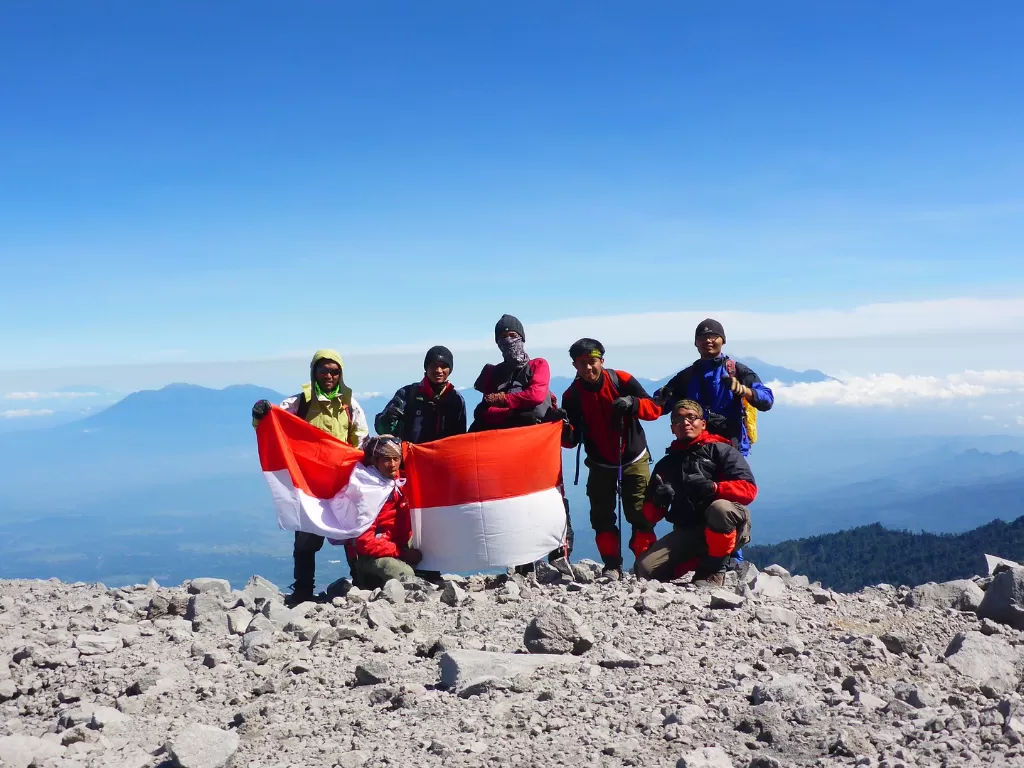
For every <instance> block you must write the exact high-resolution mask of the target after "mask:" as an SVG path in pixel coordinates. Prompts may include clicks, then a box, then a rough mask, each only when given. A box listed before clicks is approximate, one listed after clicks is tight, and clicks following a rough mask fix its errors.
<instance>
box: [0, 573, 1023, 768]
mask: <svg viewBox="0 0 1024 768" xmlns="http://www.w3.org/2000/svg"><path fill="white" fill-rule="evenodd" d="M993 565H995V564H994V563H993ZM999 567H1003V568H1006V566H999ZM578 570H579V571H580V574H579V581H576V582H573V581H570V580H567V579H566V578H564V577H562V576H561V575H560V574H558V573H557V572H556V571H554V570H553V569H542V570H540V571H539V572H538V575H537V577H536V578H530V579H523V578H522V577H519V576H501V577H488V578H484V577H481V576H475V577H471V578H469V579H463V580H458V581H451V582H449V584H448V585H447V586H446V587H445V588H444V589H443V590H441V589H437V588H435V587H433V586H432V585H429V584H427V583H425V582H422V583H421V582H416V583H412V584H407V585H404V586H403V585H400V584H398V583H397V582H390V583H389V584H388V585H387V586H386V588H385V589H383V590H378V591H376V592H374V593H370V592H366V591H359V590H353V591H351V592H349V593H348V594H347V596H344V597H336V598H335V599H334V600H333V601H332V602H331V603H328V604H313V603H307V604H304V605H302V606H299V607H298V608H296V609H293V610H289V609H287V608H285V607H284V605H283V603H282V601H281V596H280V594H279V593H278V591H277V590H276V589H275V588H274V587H273V585H271V584H269V583H268V582H265V581H264V580H262V579H260V578H259V577H253V579H252V580H251V581H250V583H249V584H248V585H247V586H245V588H244V589H241V590H233V589H232V588H231V586H230V585H229V584H228V583H227V582H224V581H221V580H217V579H195V580H193V581H192V582H190V583H188V584H185V585H183V586H181V587H174V588H163V587H157V585H155V584H153V583H151V584H150V585H138V586H135V587H125V588H118V589H108V588H106V587H104V586H103V585H99V584H63V583H60V582H57V581H0V764H2V765H4V766H6V767H7V768H27V766H36V768H152V767H153V766H162V767H164V768H167V767H169V766H181V767H182V768H217V767H218V766H229V765H233V766H235V768H238V767H239V766H249V767H251V768H272V767H282V768H283V767H285V766H303V767H305V766H341V767H342V768H354V767H356V766H433V765H444V766H446V767H448V768H452V767H454V766H507V765H512V766H524V768H525V766H534V765H536V766H545V768H553V767H557V766H566V767H568V768H575V767H576V766H621V765H636V766H686V767H687V768H725V767H726V766H734V767H735V768H747V766H750V768H772V767H774V766H854V765H860V766H875V767H876V768H882V767H883V766H887V767H888V768H896V767H897V766H907V767H908V768H909V767H912V766H920V767H921V768H924V766H982V765H984V766H990V765H1009V766H1018V765H1019V766H1024V744H1022V741H1024V699H1022V697H1021V695H1020V694H1019V693H1018V692H1017V688H1018V686H1019V685H1020V680H1021V671H1022V663H1024V653H1022V651H1024V633H1022V632H1021V631H1019V629H1018V628H1015V627H1019V628H1024V606H1022V605H1019V603H1018V601H1020V600H1021V599H1022V595H1024V568H1012V567H1011V568H1008V569H1007V570H1005V571H1004V572H1002V573H999V574H998V575H997V576H995V577H994V578H993V577H991V576H989V577H986V578H978V579H975V580H973V581H963V582H950V583H948V584H941V585H925V586H924V587H919V588H917V589H915V590H910V589H907V588H903V587H901V588H895V587H891V586H888V585H881V586H878V587H873V588H869V589H865V590H863V591H861V592H858V593H856V594H852V595H845V594H835V593H832V592H829V591H827V590H822V589H820V588H818V587H816V586H814V585H809V584H808V583H807V579H806V578H803V577H800V576H792V577H791V576H790V575H789V574H788V573H786V572H785V571H784V570H782V569H780V568H777V567H772V568H769V569H766V572H763V573H758V572H757V570H756V568H753V567H752V566H746V570H745V571H744V572H742V574H734V575H733V583H732V584H731V585H730V587H729V588H727V589H723V590H706V589H697V588H695V587H693V586H691V585H688V584H667V585H662V584H657V583H651V582H638V581H636V580H635V579H633V578H632V577H629V576H627V577H626V578H625V580H623V581H621V582H610V581H608V580H607V579H602V578H601V577H600V576H599V573H600V569H599V568H598V567H597V566H596V564H587V563H584V564H582V565H581V566H580V567H579V568H578ZM985 590H987V591H985ZM979 612H980V613H981V615H983V616H986V617H987V618H984V619H980V618H979V615H978V614H979ZM1022 690H1024V689H1022Z"/></svg>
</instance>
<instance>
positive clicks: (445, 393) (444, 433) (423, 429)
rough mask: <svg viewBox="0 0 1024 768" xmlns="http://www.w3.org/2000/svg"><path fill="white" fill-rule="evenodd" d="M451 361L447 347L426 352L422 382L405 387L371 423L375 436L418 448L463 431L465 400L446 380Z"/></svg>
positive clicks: (450, 372)
mask: <svg viewBox="0 0 1024 768" xmlns="http://www.w3.org/2000/svg"><path fill="white" fill-rule="evenodd" d="M454 367H455V358H454V357H453V356H452V353H451V350H449V349H448V348H447V347H442V346H437V347H431V348H430V349H428V350H427V355H426V357H425V358H424V359H423V379H422V380H421V381H418V382H414V383H412V384H408V385H406V386H404V387H402V388H401V389H400V390H398V391H397V392H395V396H394V397H392V398H391V401H390V402H389V403H388V404H387V405H386V406H385V407H384V410H383V411H381V412H380V413H378V414H377V416H376V417H375V418H374V420H373V425H374V428H375V429H376V430H377V434H378V435H397V436H398V437H400V438H401V439H402V440H404V441H405V442H408V443H414V444H416V445H420V444H422V443H429V442H431V441H432V440H440V439H441V438H443V437H451V436H452V435H461V434H464V433H465V431H466V401H465V400H463V399H462V395H460V394H459V393H458V391H457V390H456V389H455V387H453V386H452V384H451V382H450V381H449V380H448V377H449V376H451V375H452V369H453V368H454Z"/></svg>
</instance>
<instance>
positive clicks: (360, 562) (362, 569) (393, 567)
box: [353, 555, 416, 589]
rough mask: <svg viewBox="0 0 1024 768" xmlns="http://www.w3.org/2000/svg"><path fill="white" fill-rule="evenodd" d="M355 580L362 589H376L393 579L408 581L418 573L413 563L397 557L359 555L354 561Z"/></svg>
mask: <svg viewBox="0 0 1024 768" xmlns="http://www.w3.org/2000/svg"><path fill="white" fill-rule="evenodd" d="M353 575H354V576H356V578H355V579H353V581H355V582H357V584H358V586H359V588H360V589H376V588H377V587H382V586H384V582H386V581H389V580H391V579H398V580H399V581H408V580H409V579H412V578H413V577H414V576H415V575H416V574H415V572H414V571H413V568H412V566H411V565H409V564H408V563H407V562H405V561H404V560H399V559H398V558H397V557H364V556H362V555H359V556H358V557H356V560H355V563H353Z"/></svg>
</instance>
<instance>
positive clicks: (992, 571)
mask: <svg viewBox="0 0 1024 768" xmlns="http://www.w3.org/2000/svg"><path fill="white" fill-rule="evenodd" d="M1020 567H1021V564H1020V563H1015V562H1014V561H1013V560H1007V559H1005V558H1002V557H996V556H995V555H985V571H986V572H987V573H988V575H989V576H995V575H996V574H997V573H1002V572H1003V571H1008V570H1011V569H1013V568H1020Z"/></svg>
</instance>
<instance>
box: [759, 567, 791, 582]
mask: <svg viewBox="0 0 1024 768" xmlns="http://www.w3.org/2000/svg"><path fill="white" fill-rule="evenodd" d="M763 573H767V574H768V575H769V576H778V577H779V578H780V579H788V578H789V577H790V573H789V571H787V570H786V569H785V568H783V567H782V566H781V565H779V564H778V563H772V564H771V565H769V566H767V567H766V568H765V569H764V571H763Z"/></svg>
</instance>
